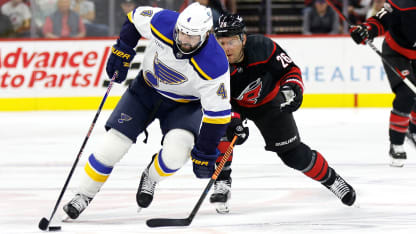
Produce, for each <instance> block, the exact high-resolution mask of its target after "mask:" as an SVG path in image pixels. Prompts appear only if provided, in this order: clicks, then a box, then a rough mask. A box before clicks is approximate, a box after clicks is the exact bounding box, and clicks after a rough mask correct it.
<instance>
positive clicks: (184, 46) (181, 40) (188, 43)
mask: <svg viewBox="0 0 416 234" xmlns="http://www.w3.org/2000/svg"><path fill="white" fill-rule="evenodd" d="M200 41H201V36H199V35H188V34H186V33H183V32H178V45H179V46H180V47H181V50H182V51H183V52H191V51H192V50H194V49H195V48H196V47H197V46H198V44H199V42H200Z"/></svg>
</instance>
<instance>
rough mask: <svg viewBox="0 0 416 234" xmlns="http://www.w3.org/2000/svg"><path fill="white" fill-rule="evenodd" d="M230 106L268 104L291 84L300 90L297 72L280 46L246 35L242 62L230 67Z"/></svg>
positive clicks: (260, 36) (259, 36)
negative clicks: (286, 85)
mask: <svg viewBox="0 0 416 234" xmlns="http://www.w3.org/2000/svg"><path fill="white" fill-rule="evenodd" d="M230 74H231V98H232V99H231V103H232V104H233V105H234V104H237V105H239V106H243V107H257V106H261V105H263V104H265V103H267V102H269V101H271V100H272V99H273V98H274V97H275V96H276V95H277V93H278V91H279V88H280V87H281V86H282V85H283V84H285V83H287V82H293V83H296V84H298V85H299V86H300V87H302V90H303V83H302V77H301V72H300V69H299V68H298V67H297V66H296V65H295V63H294V62H293V61H292V59H291V58H290V57H289V56H288V55H287V54H286V52H285V51H284V50H283V49H282V48H280V46H279V45H278V44H277V43H275V42H274V41H272V40H271V39H270V38H267V37H265V36H263V35H249V36H247V42H246V45H245V47H244V59H243V61H242V62H240V63H238V64H231V70H230Z"/></svg>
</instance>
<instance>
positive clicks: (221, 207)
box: [213, 202, 230, 214]
mask: <svg viewBox="0 0 416 234" xmlns="http://www.w3.org/2000/svg"><path fill="white" fill-rule="evenodd" d="M213 204H214V206H215V210H216V211H217V213H218V214H228V213H230V209H229V208H228V204H227V203H223V202H216V203H213Z"/></svg>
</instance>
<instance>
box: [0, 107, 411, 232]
mask: <svg viewBox="0 0 416 234" xmlns="http://www.w3.org/2000/svg"><path fill="white" fill-rule="evenodd" d="M389 112H390V110H389V109H387V108H375V109H364V108H360V109H307V108H305V109H301V110H299V111H298V112H296V114H295V117H296V119H297V123H298V127H299V130H300V134H301V137H302V139H303V141H304V142H305V143H306V144H308V145H309V146H310V147H311V148H313V149H317V150H319V151H320V152H321V153H322V154H323V155H324V157H325V158H326V159H327V161H328V162H329V164H330V165H331V166H332V167H333V168H335V170H336V171H337V172H338V173H339V174H340V175H342V176H343V177H344V178H345V179H346V180H347V181H348V182H349V183H350V184H351V185H353V186H354V188H355V189H356V191H357V201H356V204H355V205H354V206H353V207H347V206H345V205H343V204H342V203H341V202H340V200H338V198H336V197H335V196H334V195H333V194H332V193H331V192H330V191H329V190H327V189H326V188H324V187H323V186H322V185H320V184H319V183H317V182H315V181H313V180H311V179H309V178H307V177H306V176H304V175H303V174H302V173H300V172H297V171H295V170H293V169H290V168H288V167H286V166H284V165H283V163H282V162H281V161H280V159H279V158H278V157H277V156H276V155H275V154H273V153H271V152H266V151H265V150H264V142H263V138H262V137H261V136H260V135H259V133H258V131H257V130H256V129H255V127H254V125H253V124H252V123H250V124H249V126H250V137H249V139H248V141H247V142H246V143H245V144H244V145H243V146H237V147H236V148H235V155H234V163H233V174H232V176H233V190H232V198H231V201H230V206H231V213H229V214H226V215H220V214H217V213H216V212H215V210H214V207H213V206H212V205H211V204H210V203H209V202H208V199H205V201H204V203H203V205H202V206H201V208H200V210H199V212H198V213H197V215H196V217H195V218H194V220H193V222H192V223H191V225H190V226H188V227H174V228H172V227H167V228H156V229H152V228H149V227H147V226H146V224H145V221H146V220H147V219H149V218H185V217H187V216H188V215H189V213H190V212H191V210H192V208H193V207H194V205H195V203H196V202H197V200H198V198H199V197H200V195H201V193H202V191H203V189H204V188H205V186H206V185H207V183H208V180H200V179H197V178H196V177H195V176H194V175H193V173H192V167H191V163H190V161H188V163H187V164H186V165H185V166H184V167H183V168H182V169H181V170H180V171H179V172H178V173H176V174H175V175H174V176H172V177H171V178H168V179H167V180H165V181H163V182H161V183H160V184H159V185H158V186H157V190H156V194H155V198H154V201H153V203H152V205H151V206H150V207H149V208H147V209H144V210H142V211H141V212H140V213H137V205H136V201H135V194H136V189H137V186H138V183H139V175H140V174H141V171H142V170H143V169H144V168H145V166H146V165H147V163H148V162H149V161H150V159H151V155H152V154H153V153H155V152H156V151H157V150H158V149H159V148H160V137H161V134H160V130H159V126H158V124H157V122H155V123H153V125H152V126H151V127H150V128H149V132H150V138H149V143H148V144H146V145H145V144H143V143H142V140H143V135H141V136H140V137H139V139H138V143H137V144H136V145H134V146H133V147H132V148H131V150H130V151H129V153H128V154H127V155H126V156H125V157H124V158H123V159H122V160H121V162H120V163H119V164H117V165H116V167H115V169H114V170H113V173H112V175H111V176H110V178H109V180H108V181H107V183H106V184H105V185H104V187H103V188H102V190H101V191H100V193H99V194H98V195H97V196H96V197H95V198H94V200H93V202H92V203H91V204H90V206H89V207H88V209H87V210H86V211H85V212H84V213H83V214H82V215H81V216H80V217H79V218H78V219H77V220H75V221H72V222H66V223H62V222H61V221H60V219H61V218H62V216H63V211H62V205H63V204H64V203H65V202H67V201H68V200H69V199H70V198H71V197H72V196H73V192H74V190H75V188H76V186H77V183H78V178H79V172H81V171H82V169H83V168H82V167H83V166H84V163H85V161H86V159H87V157H88V155H89V153H90V152H91V150H92V149H93V148H94V146H95V145H96V144H98V142H99V139H100V137H101V136H102V135H103V133H104V128H103V125H104V122H105V120H106V119H107V117H108V116H109V114H110V111H103V112H102V113H101V115H100V117H99V120H98V123H97V124H96V126H95V128H94V130H93V132H92V135H91V137H90V139H89V141H88V143H87V146H86V148H85V150H84V152H83V153H82V155H81V158H80V161H79V163H78V166H77V168H76V170H75V174H74V176H73V177H72V179H71V182H70V184H69V189H68V191H67V192H66V193H65V195H64V198H63V199H62V201H61V203H60V206H59V208H58V211H57V213H56V215H55V218H54V220H53V221H52V222H51V225H52V226H54V225H61V226H62V231H61V232H62V233H82V234H92V233H94V234H96V233H99V234H101V233H103V234H110V233H111V234H113V233H192V234H193V233H296V234H299V233H300V234H302V233H319V234H322V233H337V234H338V233H341V234H342V233H359V234H361V233H371V234H373V233H377V234H382V233H395V234H396V233H415V230H416V164H415V162H416V150H415V147H414V146H413V145H411V144H410V142H406V143H405V148H406V150H407V153H408V160H407V161H406V164H405V166H404V167H403V168H393V167H390V166H389V165H388V163H389V157H388V154H387V153H388V147H389V143H388V126H389V122H388V121H389ZM94 115H95V111H75V112H3V113H0V133H1V134H0V157H1V158H0V233H2V234H3V233H42V231H40V230H39V229H38V222H39V220H40V219H41V218H42V217H46V218H47V219H49V216H50V214H51V212H52V210H53V207H54V206H55V203H56V201H57V198H58V196H59V193H60V191H61V189H62V187H63V185H64V182H65V179H66V178H67V176H68V173H69V171H70V168H71V167H72V165H73V163H74V160H75V159H76V156H77V154H78V151H79V149H80V147H81V144H82V142H83V140H84V138H85V136H86V134H87V131H88V128H89V126H90V124H91V122H92V120H93V117H94ZM207 198H208V197H207Z"/></svg>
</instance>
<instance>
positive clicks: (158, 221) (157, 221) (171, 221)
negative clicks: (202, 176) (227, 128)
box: [146, 136, 238, 227]
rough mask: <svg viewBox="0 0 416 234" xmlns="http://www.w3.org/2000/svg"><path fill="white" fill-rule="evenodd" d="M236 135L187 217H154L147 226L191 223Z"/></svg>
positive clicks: (231, 149)
mask: <svg viewBox="0 0 416 234" xmlns="http://www.w3.org/2000/svg"><path fill="white" fill-rule="evenodd" d="M237 138H238V136H234V138H233V140H232V141H231V143H230V145H229V146H228V148H227V151H226V152H225V154H224V156H223V157H222V159H221V161H220V163H219V164H218V166H217V168H216V169H215V172H214V174H213V175H212V176H211V179H210V180H209V182H208V184H207V186H205V189H204V191H203V192H202V194H201V196H200V197H199V200H198V202H197V203H196V204H195V206H194V208H193V209H192V211H191V213H190V214H189V216H188V217H187V218H184V219H166V218H155V219H149V220H147V221H146V224H147V226H149V227H166V226H188V225H190V224H191V222H192V220H193V219H194V217H195V215H196V214H197V213H198V210H199V208H200V207H201V205H202V202H203V201H204V199H205V197H206V196H207V194H208V192H209V190H210V189H211V187H212V185H213V184H214V182H215V181H216V180H217V178H218V175H219V174H220V173H221V171H222V168H223V167H224V165H225V163H226V162H227V160H228V158H229V157H230V155H231V153H232V152H233V148H234V143H235V141H236V140H237Z"/></svg>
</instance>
